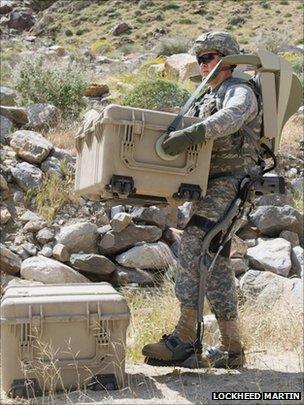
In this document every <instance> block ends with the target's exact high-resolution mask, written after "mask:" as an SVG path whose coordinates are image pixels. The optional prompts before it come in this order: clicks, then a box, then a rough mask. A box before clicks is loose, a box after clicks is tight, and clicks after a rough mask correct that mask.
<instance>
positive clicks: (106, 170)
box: [75, 104, 212, 201]
mask: <svg viewBox="0 0 304 405" xmlns="http://www.w3.org/2000/svg"><path fill="white" fill-rule="evenodd" d="M175 117H176V115H175V114H171V113H166V112H160V111H150V110H144V109H138V108H131V107H121V106H118V105H114V104H112V105H109V106H107V107H106V108H105V109H104V111H103V112H102V114H101V115H100V117H99V118H98V119H97V121H96V122H95V125H94V128H93V130H91V131H86V132H85V133H82V134H80V135H79V136H78V137H77V138H76V148H77V152H78V156H77V165H76V181H75V190H76V192H77V193H78V194H80V195H83V196H87V197H90V198H96V197H102V198H109V197H113V195H114V196H115V195H116V196H119V197H121V198H124V197H128V198H130V197H134V198H145V199H147V200H149V199H151V200H156V201H157V200H160V201H162V200H164V201H172V198H173V196H175V197H179V198H181V199H189V197H190V198H191V197H193V195H191V193H193V192H196V191H198V190H199V188H200V189H201V195H202V196H204V195H205V194H206V190H207V182H208V175H209V167H210V159H211V151H212V142H211V141H208V142H206V143H204V144H202V145H196V146H193V147H191V148H188V150H186V151H185V152H183V153H182V154H180V155H178V156H177V157H176V158H174V159H170V160H167V159H163V158H161V157H160V156H159V155H158V153H157V151H156V149H157V141H158V139H159V138H160V137H161V136H162V135H163V134H164V132H165V131H166V130H167V128H168V126H169V125H170V123H171V122H172V121H173V120H174V118H175ZM200 121H201V119H199V118H194V117H184V118H183V120H182V124H181V126H180V128H184V127H188V126H190V125H191V124H194V123H197V122H200ZM114 175H115V176H114ZM113 176H114V178H113ZM128 178H129V183H128ZM125 179H126V181H125ZM124 181H125V183H124ZM119 182H120V184H119ZM182 183H183V184H186V186H184V188H183V189H182V192H181V189H180V187H181V184H182ZM122 185H123V187H122ZM187 185H190V186H189V187H188V188H187ZM187 193H188V194H187ZM189 193H190V195H189ZM194 197H195V195H194Z"/></svg>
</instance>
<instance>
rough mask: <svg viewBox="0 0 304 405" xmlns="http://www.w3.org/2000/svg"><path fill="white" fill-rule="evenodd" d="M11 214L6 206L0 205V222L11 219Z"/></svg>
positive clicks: (3, 223) (3, 222) (2, 223)
mask: <svg viewBox="0 0 304 405" xmlns="http://www.w3.org/2000/svg"><path fill="white" fill-rule="evenodd" d="M11 217H12V216H11V214H10V212H9V210H8V209H7V208H6V207H0V224H1V225H5V224H7V223H8V221H9V220H10V219H11Z"/></svg>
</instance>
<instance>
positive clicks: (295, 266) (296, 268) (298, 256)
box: [291, 246, 304, 278]
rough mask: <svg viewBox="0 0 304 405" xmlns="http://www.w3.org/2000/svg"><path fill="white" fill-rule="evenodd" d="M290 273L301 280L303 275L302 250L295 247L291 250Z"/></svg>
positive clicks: (303, 252)
mask: <svg viewBox="0 0 304 405" xmlns="http://www.w3.org/2000/svg"><path fill="white" fill-rule="evenodd" d="M291 262H292V273H293V274H296V275H297V276H300V277H302V278H303V275H304V249H303V248H302V247H301V246H295V247H294V248H292V250H291Z"/></svg>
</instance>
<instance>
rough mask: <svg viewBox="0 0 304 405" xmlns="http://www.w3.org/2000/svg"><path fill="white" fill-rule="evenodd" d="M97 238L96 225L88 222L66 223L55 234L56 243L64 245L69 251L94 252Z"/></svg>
mask: <svg viewBox="0 0 304 405" xmlns="http://www.w3.org/2000/svg"><path fill="white" fill-rule="evenodd" d="M97 239H98V232H97V226H96V225H95V224H92V223H90V222H78V223H76V224H73V225H66V226H64V227H62V228H61V230H60V232H59V234H58V235H56V241H57V243H61V244H62V245H64V246H66V248H67V249H68V251H69V252H70V253H79V252H83V253H96V252H97Z"/></svg>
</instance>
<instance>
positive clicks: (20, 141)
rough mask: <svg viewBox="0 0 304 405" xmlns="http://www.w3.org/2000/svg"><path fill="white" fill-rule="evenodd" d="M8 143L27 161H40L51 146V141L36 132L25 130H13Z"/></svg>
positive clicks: (44, 157)
mask: <svg viewBox="0 0 304 405" xmlns="http://www.w3.org/2000/svg"><path fill="white" fill-rule="evenodd" d="M10 145H11V147H12V148H13V149H14V151H15V152H16V153H17V155H18V156H19V157H20V158H21V159H23V160H25V161H26V162H29V163H41V162H42V161H43V160H45V159H46V158H47V156H48V154H49V153H50V151H51V150H52V148H53V145H52V144H51V142H49V141H48V140H47V139H45V138H44V137H43V136H42V135H40V134H39V133H38V132H34V131H27V130H19V131H16V132H14V133H13V135H12V139H11V143H10Z"/></svg>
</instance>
